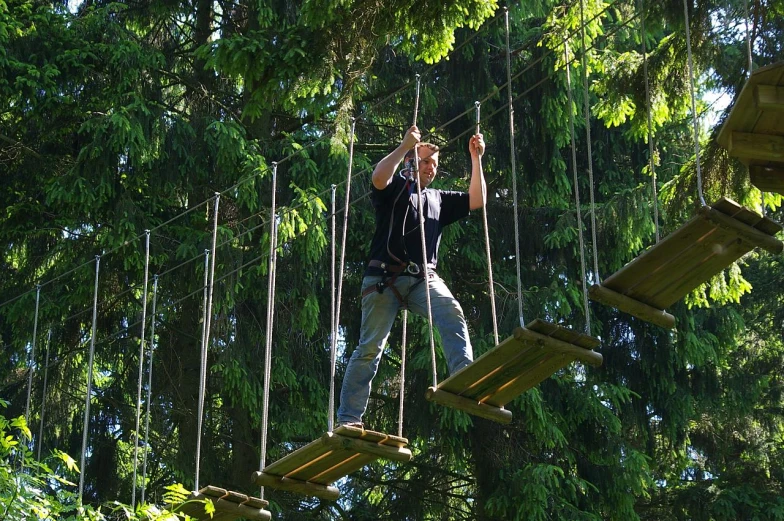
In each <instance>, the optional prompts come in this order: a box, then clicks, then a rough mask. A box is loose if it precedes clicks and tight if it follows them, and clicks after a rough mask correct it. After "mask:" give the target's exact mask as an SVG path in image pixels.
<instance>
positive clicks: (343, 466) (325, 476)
mask: <svg viewBox="0 0 784 521" xmlns="http://www.w3.org/2000/svg"><path fill="white" fill-rule="evenodd" d="M375 460H376V458H375V456H371V455H370V454H361V453H358V452H350V453H349V452H347V455H346V456H345V457H344V458H343V461H341V462H340V463H339V464H337V465H334V466H333V467H330V468H324V469H323V470H322V471H321V472H319V474H318V475H316V476H313V478H312V481H313V482H314V483H323V484H329V483H333V482H335V481H337V480H338V479H341V478H343V477H345V476H348V475H349V474H351V473H353V472H356V471H358V470H359V469H361V468H363V467H365V466H366V465H369V464H371V463H373V462H374V461H375Z"/></svg>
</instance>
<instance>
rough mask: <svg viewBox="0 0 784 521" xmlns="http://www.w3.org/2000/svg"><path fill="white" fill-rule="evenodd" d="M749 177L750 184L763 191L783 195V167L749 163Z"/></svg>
mask: <svg viewBox="0 0 784 521" xmlns="http://www.w3.org/2000/svg"><path fill="white" fill-rule="evenodd" d="M749 179H750V180H751V184H753V185H754V186H756V187H757V188H759V189H760V190H762V191H763V192H776V193H777V194H782V195H784V167H771V166H759V165H751V166H750V167H749Z"/></svg>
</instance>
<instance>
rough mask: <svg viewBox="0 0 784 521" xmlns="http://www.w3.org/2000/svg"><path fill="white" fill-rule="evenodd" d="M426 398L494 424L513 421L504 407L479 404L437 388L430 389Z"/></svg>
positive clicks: (509, 412)
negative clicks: (491, 421)
mask: <svg viewBox="0 0 784 521" xmlns="http://www.w3.org/2000/svg"><path fill="white" fill-rule="evenodd" d="M425 398H427V399H428V400H429V401H431V402H435V403H438V404H440V405H444V406H446V407H452V408H455V409H460V410H461V411H465V412H467V413H469V414H473V415H474V416H479V417H480V418H486V419H488V420H493V421H494V422H498V423H504V424H507V423H510V422H511V421H512V412H511V411H509V410H507V409H504V408H503V407H495V406H493V405H487V404H484V403H479V402H477V401H475V400H469V399H468V398H463V397H462V396H458V395H456V394H452V393H448V392H446V391H441V390H440V389H436V388H435V387H429V388H428V389H427V391H426V392H425Z"/></svg>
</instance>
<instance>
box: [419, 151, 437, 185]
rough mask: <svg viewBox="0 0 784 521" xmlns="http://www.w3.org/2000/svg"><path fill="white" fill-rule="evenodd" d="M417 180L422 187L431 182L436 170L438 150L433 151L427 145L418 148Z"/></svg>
mask: <svg viewBox="0 0 784 521" xmlns="http://www.w3.org/2000/svg"><path fill="white" fill-rule="evenodd" d="M417 152H419V182H420V186H421V187H422V188H425V187H426V186H429V185H430V183H432V182H433V179H435V177H436V173H437V172H438V152H433V151H432V150H430V149H429V148H427V147H421V148H420V149H419V150H417Z"/></svg>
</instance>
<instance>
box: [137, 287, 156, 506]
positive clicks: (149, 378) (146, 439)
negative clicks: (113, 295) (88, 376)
mask: <svg viewBox="0 0 784 521" xmlns="http://www.w3.org/2000/svg"><path fill="white" fill-rule="evenodd" d="M157 303H158V275H154V276H153V279H152V315H151V316H150V349H149V350H148V351H147V353H148V354H147V358H148V360H147V409H146V411H145V415H144V454H143V459H142V496H141V502H142V504H144V492H145V489H146V486H147V453H148V452H150V451H149V447H150V403H151V402H152V358H153V353H154V351H155V307H156V304H157Z"/></svg>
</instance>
